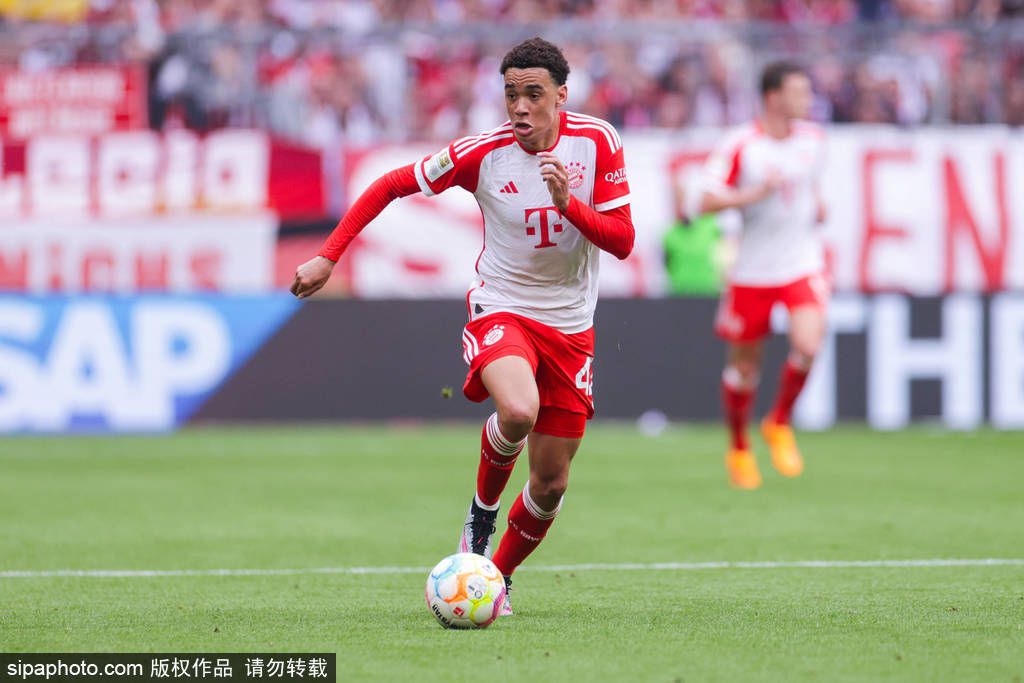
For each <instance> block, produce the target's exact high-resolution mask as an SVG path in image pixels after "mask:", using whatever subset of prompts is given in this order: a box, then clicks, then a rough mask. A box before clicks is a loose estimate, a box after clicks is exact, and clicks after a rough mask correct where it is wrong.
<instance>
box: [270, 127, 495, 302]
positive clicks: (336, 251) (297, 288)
mask: <svg viewBox="0 0 1024 683" xmlns="http://www.w3.org/2000/svg"><path fill="white" fill-rule="evenodd" d="M461 144H464V143H463V141H457V142H455V143H452V144H451V145H448V146H447V147H445V148H444V149H442V150H441V151H440V152H438V153H437V154H434V155H433V156H428V157H426V158H424V159H421V160H420V161H417V162H416V163H415V164H409V165H408V166H403V167H401V168H396V169H395V170H393V171H390V172H388V173H386V174H384V175H383V176H381V177H380V178H377V180H375V181H374V182H373V183H372V184H371V185H370V187H368V188H366V191H365V192H363V193H362V194H361V195H359V198H358V199H356V201H355V202H353V204H352V206H351V208H349V210H348V211H347V212H346V213H345V216H344V217H343V218H342V219H341V221H340V222H339V223H338V225H337V227H335V228H334V231H333V232H331V234H330V236H329V237H328V238H327V241H326V242H324V245H323V247H321V248H320V252H319V253H318V254H317V256H315V257H313V258H312V259H310V260H309V261H306V262H305V263H303V264H302V265H301V266H299V267H298V268H296V269H295V279H294V280H293V281H292V286H291V288H290V289H291V293H292V294H294V295H295V296H297V297H299V298H300V299H305V298H306V297H308V296H311V295H312V294H315V293H316V292H317V291H319V290H320V289H321V288H322V287H323V286H324V285H325V284H327V280H328V279H329V278H330V277H331V271H332V270H334V264H336V263H337V262H338V259H340V258H341V255H342V254H343V253H344V252H345V249H347V248H348V245H349V244H351V243H352V240H354V239H355V238H356V235H358V234H359V233H360V232H362V230H363V228H365V227H366V226H367V225H369V224H370V222H371V221H372V220H373V219H374V218H376V217H377V216H379V215H380V213H381V211H383V210H384V209H385V208H386V207H387V205H388V204H390V203H391V202H393V201H394V200H396V199H398V198H399V197H407V196H409V195H411V194H415V193H417V192H423V193H425V194H427V195H428V196H432V195H435V194H440V193H441V192H444V191H445V190H447V189H448V188H449V187H452V186H454V185H459V186H461V187H466V188H468V189H475V186H476V180H477V172H478V164H474V163H473V159H472V157H471V156H470V155H464V156H462V157H457V156H456V153H455V148H456V147H457V146H458V145H461ZM465 144H466V146H467V147H468V146H469V143H465ZM470 184H472V188H470V187H469V186H470Z"/></svg>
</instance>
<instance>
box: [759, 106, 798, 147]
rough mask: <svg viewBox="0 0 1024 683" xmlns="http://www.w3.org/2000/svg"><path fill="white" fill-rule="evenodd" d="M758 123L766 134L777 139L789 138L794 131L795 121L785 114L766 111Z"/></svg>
mask: <svg viewBox="0 0 1024 683" xmlns="http://www.w3.org/2000/svg"><path fill="white" fill-rule="evenodd" d="M758 123H759V124H760V125H761V130H763V131H764V132H765V134H766V135H768V136H769V137H773V138H776V139H777V140H782V139H785V138H788V137H789V136H790V135H791V134H792V133H793V122H792V121H791V120H790V119H788V118H787V117H785V116H780V115H778V114H770V113H768V112H765V113H764V114H762V115H761V118H760V120H759V121H758Z"/></svg>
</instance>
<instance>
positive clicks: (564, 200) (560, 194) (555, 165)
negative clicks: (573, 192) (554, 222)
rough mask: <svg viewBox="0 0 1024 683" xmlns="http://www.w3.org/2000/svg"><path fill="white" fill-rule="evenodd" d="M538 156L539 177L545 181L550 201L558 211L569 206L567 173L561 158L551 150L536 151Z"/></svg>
mask: <svg viewBox="0 0 1024 683" xmlns="http://www.w3.org/2000/svg"><path fill="white" fill-rule="evenodd" d="M537 156H538V157H540V177H541V178H543V179H544V182H545V183H547V186H548V192H550V193H551V201H553V202H554V203H555V206H557V207H558V210H559V211H565V210H566V209H567V208H569V174H568V173H566V171H565V166H563V165H562V162H561V160H559V158H558V157H556V156H555V155H554V154H552V153H551V152H538V153H537Z"/></svg>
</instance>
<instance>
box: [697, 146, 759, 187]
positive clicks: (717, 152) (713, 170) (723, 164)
mask: <svg viewBox="0 0 1024 683" xmlns="http://www.w3.org/2000/svg"><path fill="white" fill-rule="evenodd" d="M748 137H749V136H746V135H737V134H736V133H733V134H731V135H728V136H726V138H725V139H724V140H723V141H722V142H721V143H719V145H718V146H717V147H715V149H714V150H712V152H711V154H710V155H709V156H708V160H707V161H706V162H705V163H704V177H705V179H706V184H707V186H708V188H709V189H712V190H713V189H715V188H716V187H720V188H721V187H733V188H735V187H738V186H739V181H740V161H741V158H742V153H743V146H744V144H745V143H746V141H747V140H746V139H747V138H748Z"/></svg>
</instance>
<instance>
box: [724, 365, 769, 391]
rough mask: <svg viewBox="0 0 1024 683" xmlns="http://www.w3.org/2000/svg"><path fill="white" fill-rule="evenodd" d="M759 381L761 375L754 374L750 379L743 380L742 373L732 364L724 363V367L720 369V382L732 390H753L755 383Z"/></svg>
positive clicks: (755, 387)
mask: <svg viewBox="0 0 1024 683" xmlns="http://www.w3.org/2000/svg"><path fill="white" fill-rule="evenodd" d="M760 382H761V375H760V374H755V375H754V376H753V377H751V378H750V381H748V382H744V381H743V373H741V372H740V371H739V369H738V368H736V367H735V366H733V365H726V366H725V369H724V370H722V384H724V385H725V386H727V387H729V388H730V389H732V390H733V391H743V392H746V391H754V390H755V389H757V385H758V384H759V383H760Z"/></svg>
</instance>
